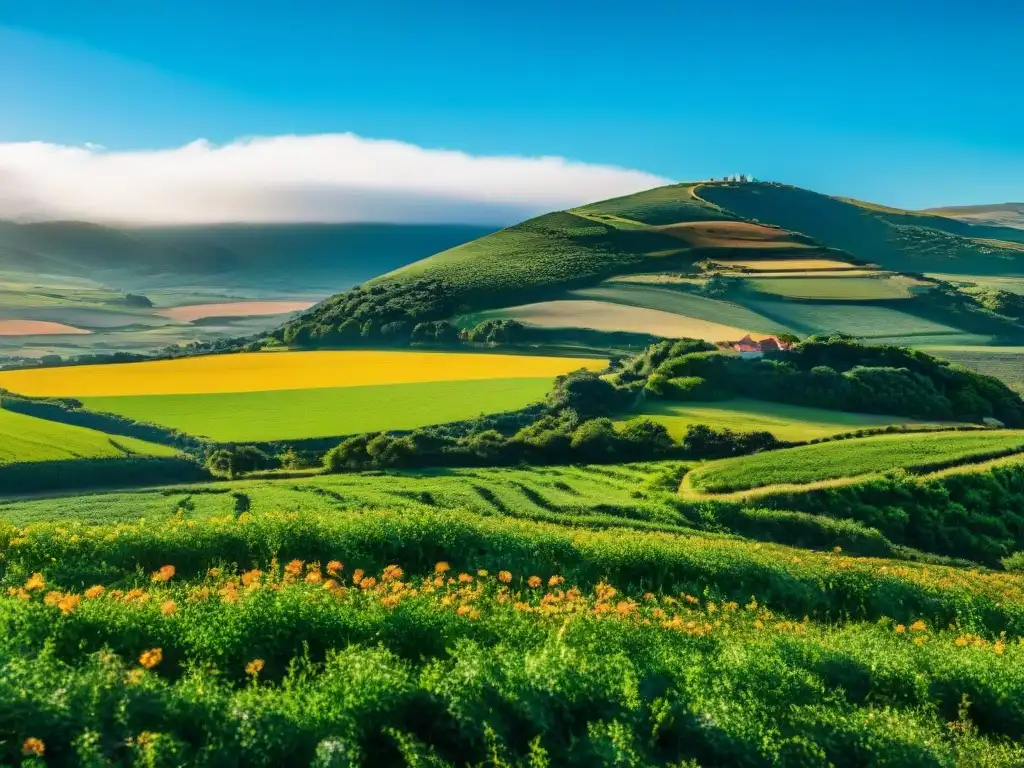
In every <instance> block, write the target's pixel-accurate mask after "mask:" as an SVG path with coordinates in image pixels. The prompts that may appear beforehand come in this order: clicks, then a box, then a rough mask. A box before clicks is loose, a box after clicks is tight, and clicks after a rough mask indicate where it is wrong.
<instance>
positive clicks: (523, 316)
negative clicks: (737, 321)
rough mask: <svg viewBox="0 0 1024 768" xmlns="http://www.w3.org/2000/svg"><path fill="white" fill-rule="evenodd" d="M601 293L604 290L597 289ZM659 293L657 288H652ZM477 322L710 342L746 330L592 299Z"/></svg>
mask: <svg viewBox="0 0 1024 768" xmlns="http://www.w3.org/2000/svg"><path fill="white" fill-rule="evenodd" d="M594 290H600V289H594ZM651 290H657V289H651ZM590 294H591V292H590V291H587V292H580V293H579V294H577V295H579V296H585V295H590ZM474 318H475V319H477V320H487V319H492V318H494V319H504V318H514V319H516V320H519V321H520V322H522V323H525V324H527V325H533V326H536V327H538V328H591V329H594V330H598V331H628V332H630V333H649V334H652V335H654V336H664V337H665V338H683V337H686V338H694V339H705V340H707V341H719V340H723V339H738V338H741V337H742V336H743V335H744V334H746V333H747V331H746V330H745V329H742V328H738V327H735V326H730V325H724V324H721V323H716V322H712V321H709V320H702V319H700V318H696V317H687V316H684V315H681V314H676V313H674V312H667V311H663V310H659V309H648V308H645V307H640V306H631V305H626V304H613V303H610V302H604V301H593V300H590V299H585V298H579V299H566V300H556V301H544V302H538V303H536V304H524V305H522V306H519V307H508V308H506V309H498V310H493V311H488V312H479V313H476V314H475V315H474Z"/></svg>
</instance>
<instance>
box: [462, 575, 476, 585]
mask: <svg viewBox="0 0 1024 768" xmlns="http://www.w3.org/2000/svg"><path fill="white" fill-rule="evenodd" d="M459 581H460V582H461V583H463V584H469V583H471V582H472V581H473V577H472V576H470V575H469V574H468V573H460V574H459Z"/></svg>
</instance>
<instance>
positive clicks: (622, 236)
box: [380, 213, 691, 308]
mask: <svg viewBox="0 0 1024 768" xmlns="http://www.w3.org/2000/svg"><path fill="white" fill-rule="evenodd" d="M688 251H689V249H688V248H687V247H686V246H685V245H684V244H682V243H680V241H679V240H677V239H676V238H673V237H670V236H668V235H663V234H661V233H658V232H656V231H652V230H646V229H629V228H622V229H620V228H618V227H617V226H615V225H614V224H612V225H609V224H604V223H600V222H598V221H594V220H590V219H586V218H583V217H581V216H577V215H575V214H572V213H549V214H545V215H544V216H539V217H537V218H535V219H530V220H529V221H525V222H523V223H521V224H517V225H515V226H513V227H508V228H507V229H503V230H501V231H500V232H495V233H494V234H492V235H487V236H486V237H483V238H480V239H479V240H474V241H473V242H471V243H467V244H465V245H461V246H457V247H455V248H452V249H451V250H448V251H444V252H442V253H439V254H437V255H435V256H431V257H430V258H428V259H424V260H422V261H418V262H416V263H414V264H410V265H409V266H407V267H403V268H401V269H399V270H396V271H394V272H391V273H389V274H387V275H384V276H383V277H382V278H380V280H383V281H408V280H413V279H416V278H431V279H437V280H443V281H445V282H447V283H449V284H451V285H453V286H455V288H456V290H457V291H458V292H459V293H460V295H463V296H465V299H466V301H467V303H469V304H471V305H472V306H473V307H474V308H475V307H485V306H494V305H495V304H496V303H497V304H498V305H500V303H501V301H502V300H503V299H504V298H505V297H514V296H523V295H534V294H537V293H543V292H545V291H551V290H554V289H558V288H562V287H566V286H572V285H585V284H587V283H592V282H597V281H599V280H601V279H603V278H605V277H608V276H609V275H613V274H616V273H618V272H621V271H623V270H624V269H629V268H637V267H639V266H640V265H642V264H645V263H648V262H656V263H659V264H665V265H666V267H670V266H675V267H679V266H683V265H688V264H690V263H691V259H690V258H688V257H687V253H688Z"/></svg>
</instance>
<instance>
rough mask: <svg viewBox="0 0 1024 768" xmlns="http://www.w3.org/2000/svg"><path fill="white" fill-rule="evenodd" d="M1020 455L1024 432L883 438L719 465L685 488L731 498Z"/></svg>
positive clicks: (689, 479)
mask: <svg viewBox="0 0 1024 768" xmlns="http://www.w3.org/2000/svg"><path fill="white" fill-rule="evenodd" d="M1017 452H1021V453H1024V430H993V431H988V430H984V431H970V432H933V433H917V434H906V435H902V434H897V435H877V436H874V437H866V438H856V439H851V440H838V441H835V442H827V443H818V444H816V445H803V446H798V447H796V448H787V449H784V450H781V451H768V452H765V453H757V454H753V455H750V456H741V457H737V458H732V459H723V460H721V461H713V462H710V463H707V464H704V465H701V466H699V467H697V468H696V469H694V470H693V471H692V472H690V473H689V474H688V475H687V476H686V479H685V481H684V482H685V484H686V486H687V487H688V488H689V489H692V490H695V491H698V492H704V493H712V494H713V493H729V492H732V491H743V490H749V489H753V488H764V487H768V486H775V485H787V484H794V485H801V484H807V483H814V482H817V481H823V480H832V479H836V478H845V477H857V476H860V475H869V474H874V473H878V472H886V471H889V470H892V469H907V470H911V471H927V470H928V469H938V468H941V467H942V466H946V465H954V464H958V463H964V462H965V461H969V460H973V461H982V460H984V459H987V458H996V457H998V456H1002V455H1008V454H1012V453H1017Z"/></svg>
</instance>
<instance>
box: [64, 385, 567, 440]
mask: <svg viewBox="0 0 1024 768" xmlns="http://www.w3.org/2000/svg"><path fill="white" fill-rule="evenodd" d="M551 381H552V380H551V379H550V378H547V377H544V378H527V379H523V378H506V379H484V380H479V381H435V382H422V383H413V384H385V385H375V386H363V387H337V388H330V389H293V390H280V391H270V392H239V393H230V394H200V395H139V396H126V397H89V398H84V399H83V402H84V403H85V405H86V406H87V407H89V408H91V409H93V410H97V411H103V412H106V413H116V414H120V415H121V416H126V417H128V418H130V419H134V420H136V421H143V422H152V423H154V424H160V425H162V426H166V427H171V428H174V429H178V430H180V431H182V432H185V433H187V434H190V435H194V436H196V437H203V438H208V439H210V440H213V441H216V442H263V441H273V440H300V439H303V438H314V437H333V436H336V435H350V434H355V433H359V432H377V431H386V430H403V429H415V428H416V427H423V426H427V425H429V424H442V423H445V422H449V421H458V420H461V419H470V418H475V417H477V416H480V415H481V414H486V413H499V412H501V411H510V410H514V409H517V408H521V407H523V406H524V405H529V404H530V403H534V402H538V401H540V400H543V399H544V396H545V395H546V394H547V392H548V391H549V390H550V389H551Z"/></svg>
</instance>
